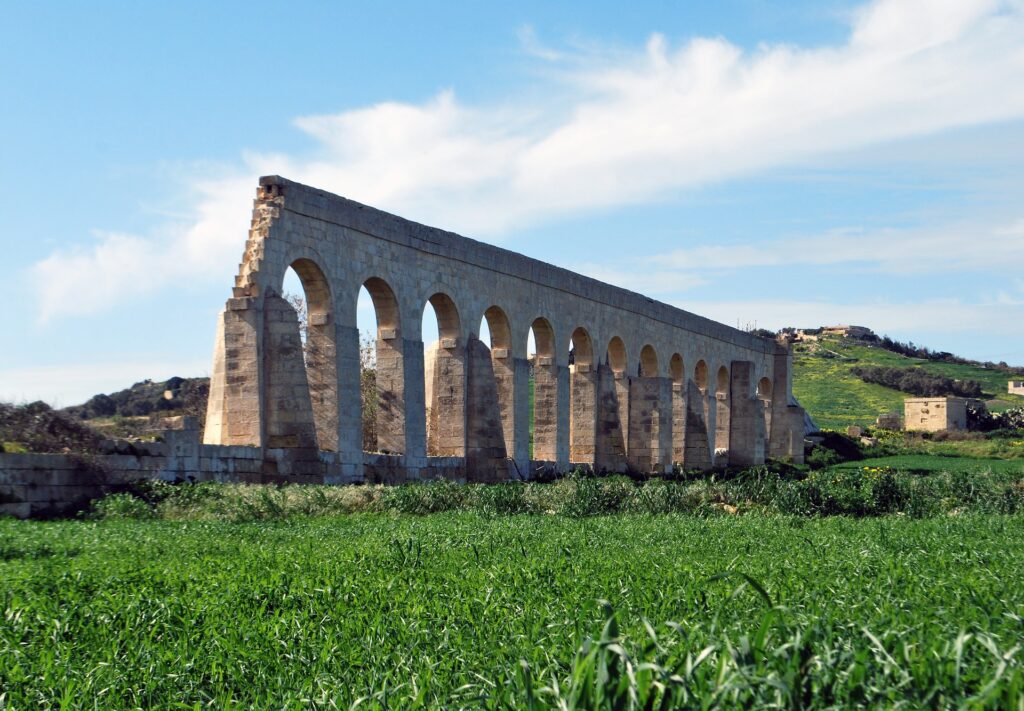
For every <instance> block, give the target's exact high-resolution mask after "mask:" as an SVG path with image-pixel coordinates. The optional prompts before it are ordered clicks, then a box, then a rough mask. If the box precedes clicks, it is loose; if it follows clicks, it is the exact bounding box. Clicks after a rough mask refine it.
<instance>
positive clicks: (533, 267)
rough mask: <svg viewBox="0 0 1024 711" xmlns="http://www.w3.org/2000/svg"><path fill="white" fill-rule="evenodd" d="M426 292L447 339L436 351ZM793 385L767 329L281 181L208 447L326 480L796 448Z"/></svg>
mask: <svg viewBox="0 0 1024 711" xmlns="http://www.w3.org/2000/svg"><path fill="white" fill-rule="evenodd" d="M288 267H292V268H293V269H294V270H295V271H296V273H297V274H298V275H299V277H300V279H301V280H302V283H303V287H304V289H305V292H306V297H307V302H308V307H309V335H308V341H309V342H310V343H313V344H315V346H316V349H317V353H318V355H319V357H317V358H315V359H309V358H308V357H307V358H304V356H303V346H302V342H301V339H300V336H299V326H298V319H297V316H296V313H295V311H294V309H292V307H291V306H290V305H289V304H288V303H287V302H286V301H285V300H284V299H283V298H282V294H281V292H282V282H283V279H284V275H285V271H286V270H287V268H288ZM362 286H365V287H366V289H367V291H368V292H369V293H370V296H371V298H372V300H373V305H374V309H375V311H376V315H377V325H378V327H377V344H376V355H377V387H378V392H379V398H380V406H379V412H378V418H377V430H378V442H377V448H378V449H379V450H380V452H379V453H375V454H369V453H364V452H363V451H362V430H361V428H362V420H361V413H360V364H359V334H358V330H357V327H356V302H357V298H358V294H359V289H360V287H362ZM428 303H430V304H431V305H432V306H433V307H434V309H435V312H436V313H437V316H438V326H439V332H440V333H439V336H440V338H439V342H438V344H437V346H436V347H435V348H432V349H430V350H429V352H427V353H425V351H424V345H423V342H422V334H421V333H420V330H421V326H420V324H421V319H422V314H423V309H424V308H425V307H426V305H427V304H428ZM481 319H486V322H487V326H488V330H489V332H490V334H491V344H490V347H488V346H487V345H486V344H484V343H483V342H481V341H480V339H479V330H480V323H481ZM531 328H532V329H533V333H534V339H535V344H536V356H535V357H534V358H533V359H532V361H531V360H530V359H529V358H528V355H527V336H528V333H529V331H530V329H531ZM570 342H571V343H572V356H571V362H570ZM307 349H308V347H307ZM425 358H426V359H427V361H426V362H427V365H426V367H424V362H425V360H424V359H425ZM307 360H308V363H307V362H306V361H307ZM531 370H532V375H533V382H534V411H533V412H532V413H531V412H530V411H529V402H530V398H529V381H530V376H531ZM428 374H429V379H430V380H429V382H427V377H428ZM790 380H791V376H790V358H789V354H788V351H787V350H786V348H785V347H784V346H782V345H779V344H777V343H775V342H774V341H770V340H765V339H762V338H758V337H755V336H753V335H751V334H748V333H745V332H742V331H739V330H737V329H733V328H730V327H728V326H725V325H722V324H719V323H716V322H713V321H710V320H708V319H705V318H702V317H700V316H696V315H694V314H691V313H688V312H686V311H682V310H680V309H677V308H674V307H671V306H668V305H666V304H663V303H660V302H656V301H653V300H652V299H648V298H646V297H644V296H641V295H640V294H636V293H633V292H629V291H626V290H624V289H620V288H617V287H614V286H611V285H608V284H604V283H601V282H599V281H596V280H594V279H590V278H587V277H585V276H582V275H579V274H575V273H573V272H570V271H567V270H565V269H560V268H558V267H554V266H552V265H549V264H546V263H543V262H540V261H537V260H534V259H530V258H527V257H524V256H522V255H519V254H516V253H514V252H510V251H508V250H504V249H500V248H498V247H493V246H491V245H487V244H483V243H480V242H476V241H474V240H471V239H467V238H465V237H461V236H459V235H456V234H453V233H450V232H445V231H442V230H439V229H435V228H432V227H427V226H424V225H421V224H417V223H414V222H410V221H408V220H404V219H402V218H400V217H396V216H394V215H390V214H388V213H385V212H381V211H379V210H375V209H373V208H370V207H367V206H365V205H361V204H359V203H356V202H352V201H350V200H347V199H344V198H341V197H338V196H336V195H331V194H329V193H326V192H323V191H321V190H316V189H314V188H310V187H307V186H304V185H300V184H298V183H294V182H291V181H289V180H285V179H284V178H280V177H276V176H272V177H265V178H262V179H261V180H260V186H259V189H258V192H257V197H256V200H255V204H254V209H253V218H252V226H251V229H250V232H249V238H248V241H247V242H246V245H245V253H244V256H243V260H242V263H241V264H240V265H239V271H238V275H237V277H236V280H235V286H234V289H233V293H232V297H231V298H230V299H229V300H228V302H227V305H226V307H225V309H224V311H223V312H222V313H221V316H220V319H219V322H218V325H217V341H216V345H215V351H214V361H213V374H212V380H211V391H210V403H209V409H208V414H207V424H206V431H205V435H204V442H205V444H207V445H225V446H249V447H256V448H259V450H260V451H261V452H262V453H263V454H262V461H263V463H264V464H263V465H264V468H265V471H266V473H268V474H270V475H273V474H274V473H275V471H276V467H278V466H279V463H280V462H281V461H288V462H289V467H290V469H291V471H293V472H295V473H297V474H302V475H312V476H317V477H319V476H322V477H323V478H324V480H326V481H328V482H356V481H364V480H371V481H372V480H388V481H404V480H419V479H424V478H431V477H434V476H437V475H439V473H441V472H443V473H444V475H446V476H451V475H452V473H453V472H455V476H456V478H461V479H466V480H472V481H494V480H503V479H508V478H527V477H528V476H529V475H530V472H532V471H534V470H535V469H536V467H537V466H539V465H541V464H547V465H549V466H553V467H558V468H560V469H567V468H569V467H570V466H571V465H573V464H586V465H589V466H592V467H595V468H597V469H607V470H621V469H624V468H626V467H631V468H634V469H637V470H640V471H648V472H655V471H666V470H668V469H669V468H670V467H672V465H673V464H679V465H682V466H683V467H686V468H702V469H706V468H709V467H711V466H712V465H725V464H736V465H751V464H757V463H760V462H763V461H764V459H765V457H766V456H770V457H772V458H791V459H793V460H797V461H799V460H800V459H801V458H802V453H803V411H802V410H801V409H800V408H799V407H798V406H796V405H795V404H793V402H794V401H793V400H792V399H791V382H790ZM428 395H429V397H430V402H429V403H428V402H427V397H428ZM428 412H429V422H428V418H427V413H428ZM531 415H532V418H531ZM531 419H532V420H533V453H532V457H531V452H530V422H531ZM325 451H327V452H333V453H334V454H333V455H332V456H330V457H325V456H322V453H323V452H325ZM381 453H383V454H381Z"/></svg>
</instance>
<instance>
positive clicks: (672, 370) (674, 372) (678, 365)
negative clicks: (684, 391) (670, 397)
mask: <svg viewBox="0 0 1024 711" xmlns="http://www.w3.org/2000/svg"><path fill="white" fill-rule="evenodd" d="M668 371H669V374H670V375H671V376H672V382H673V383H676V384H682V383H683V380H684V378H685V377H686V367H685V366H684V365H683V357H682V356H681V355H679V354H678V353H673V354H672V357H671V358H670V359H669V361H668Z"/></svg>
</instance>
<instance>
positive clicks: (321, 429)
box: [268, 259, 338, 452]
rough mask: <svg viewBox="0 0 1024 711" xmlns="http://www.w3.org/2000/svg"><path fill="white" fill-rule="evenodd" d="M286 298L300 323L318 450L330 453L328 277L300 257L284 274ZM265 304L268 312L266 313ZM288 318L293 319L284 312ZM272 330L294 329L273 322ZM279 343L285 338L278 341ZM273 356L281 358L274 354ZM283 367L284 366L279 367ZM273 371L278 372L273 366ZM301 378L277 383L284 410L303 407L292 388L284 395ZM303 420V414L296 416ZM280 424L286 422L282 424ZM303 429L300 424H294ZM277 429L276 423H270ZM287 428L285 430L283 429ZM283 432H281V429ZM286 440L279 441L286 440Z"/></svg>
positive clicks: (334, 380) (334, 427) (334, 390)
mask: <svg viewBox="0 0 1024 711" xmlns="http://www.w3.org/2000/svg"><path fill="white" fill-rule="evenodd" d="M281 293H282V294H283V295H284V300H285V301H287V302H288V304H290V305H291V307H292V309H294V311H295V316H294V319H295V320H296V321H297V322H298V343H299V344H301V346H300V347H301V352H302V363H303V366H304V369H305V382H306V387H307V388H308V392H309V406H310V408H311V410H312V422H313V429H314V431H315V439H316V446H317V448H318V449H321V450H325V451H330V452H334V451H337V449H338V377H337V376H338V370H337V344H336V343H335V331H334V323H333V319H332V311H333V304H332V302H331V290H330V286H329V285H328V283H327V277H326V276H324V273H323V271H322V270H321V269H320V267H319V266H317V265H316V263H314V262H313V261H311V260H309V259H298V260H296V261H294V262H293V263H292V264H291V266H290V267H289V268H288V269H287V270H286V271H285V274H284V278H283V280H282V284H281ZM269 308H270V307H269V306H268V310H269ZM285 317H286V318H288V319H289V321H290V320H291V318H292V317H291V316H290V315H287V314H285ZM273 327H285V328H294V326H293V325H288V326H286V325H285V324H284V323H282V322H280V321H276V323H274V324H273V326H272V328H273ZM291 338H293V336H291V335H288V334H281V335H280V336H278V337H277V338H275V339H271V341H273V342H271V343H269V344H268V348H270V349H273V350H275V351H280V350H282V348H284V349H287V347H286V346H285V345H284V344H286V343H287V341H288V340H290V339H291ZM282 339H283V340H282ZM276 355H281V353H277V354H276ZM279 365H280V366H283V365H284V364H283V363H279ZM275 370H277V368H275ZM282 376H285V377H286V374H285V373H283V372H276V373H271V374H269V377H273V378H278V377H282ZM301 380H302V378H301V376H300V377H299V378H298V380H297V381H296V382H289V384H285V383H284V382H281V383H279V385H280V387H279V388H277V391H278V394H279V396H280V397H281V398H286V399H287V400H289V403H288V404H285V403H283V402H282V403H281V404H282V408H283V410H285V411H292V412H293V413H294V412H298V413H301V412H302V410H304V409H305V405H304V404H303V405H299V404H298V403H296V402H294V397H295V395H294V393H295V391H294V389H292V390H291V393H290V394H289V395H287V396H286V395H284V393H288V391H289V385H290V386H291V387H292V388H294V387H297V386H298V385H299V383H300V381H301ZM300 417H301V414H300ZM281 424H282V426H284V425H286V424H287V423H284V422H282V423H281ZM294 424H295V425H296V427H301V426H302V423H294ZM271 427H272V428H273V427H275V425H273V424H272V425H271ZM284 429H288V427H286V426H285V427H284ZM282 432H283V430H282ZM285 439H287V438H283V439H282V441H284V440H285Z"/></svg>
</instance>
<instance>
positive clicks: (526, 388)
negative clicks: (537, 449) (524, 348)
mask: <svg viewBox="0 0 1024 711" xmlns="http://www.w3.org/2000/svg"><path fill="white" fill-rule="evenodd" d="M512 430H513V432H514V433H515V434H514V438H513V442H512V452H513V454H512V457H513V458H514V459H515V463H516V470H517V472H518V473H519V475H520V476H522V477H523V478H524V479H529V478H530V477H531V476H532V474H533V470H532V469H531V467H530V364H529V362H528V361H527V360H526V359H525V358H514V359H513V374H512Z"/></svg>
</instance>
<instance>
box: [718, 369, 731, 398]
mask: <svg viewBox="0 0 1024 711" xmlns="http://www.w3.org/2000/svg"><path fill="white" fill-rule="evenodd" d="M728 392H729V369H728V368H726V367H725V366H724V365H723V366H722V367H721V368H719V369H718V377H717V378H716V379H715V395H724V394H726V393H728Z"/></svg>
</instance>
